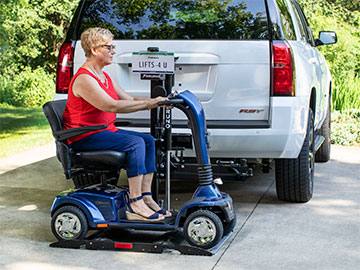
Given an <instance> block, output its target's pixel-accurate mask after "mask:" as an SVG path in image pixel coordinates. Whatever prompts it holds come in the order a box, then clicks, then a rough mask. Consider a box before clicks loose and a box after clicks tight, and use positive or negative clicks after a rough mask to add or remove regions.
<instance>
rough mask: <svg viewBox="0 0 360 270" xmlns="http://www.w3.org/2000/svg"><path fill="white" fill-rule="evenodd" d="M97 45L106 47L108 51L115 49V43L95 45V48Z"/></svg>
mask: <svg viewBox="0 0 360 270" xmlns="http://www.w3.org/2000/svg"><path fill="white" fill-rule="evenodd" d="M98 47H103V48H106V49H107V50H108V51H109V52H111V51H115V48H116V47H115V45H107V44H104V45H99V46H96V48H98Z"/></svg>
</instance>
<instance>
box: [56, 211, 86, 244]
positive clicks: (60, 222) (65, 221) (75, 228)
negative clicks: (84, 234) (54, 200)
mask: <svg viewBox="0 0 360 270" xmlns="http://www.w3.org/2000/svg"><path fill="white" fill-rule="evenodd" d="M55 230H56V233H57V234H58V235H59V236H60V237H61V238H62V239H65V240H70V239H75V238H76V237H77V236H78V235H79V234H80V232H81V222H80V219H79V218H78V217H77V216H76V215H75V214H72V213H61V214H60V215H58V216H57V217H56V219H55Z"/></svg>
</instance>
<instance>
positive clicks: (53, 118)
mask: <svg viewBox="0 0 360 270" xmlns="http://www.w3.org/2000/svg"><path fill="white" fill-rule="evenodd" d="M65 105H66V99H62V100H55V101H49V102H47V103H45V104H44V106H43V112H44V114H45V116H46V118H47V120H48V122H49V124H50V127H51V130H52V132H53V134H54V132H56V131H60V130H62V129H63V113H64V110H65ZM54 137H55V136H54Z"/></svg>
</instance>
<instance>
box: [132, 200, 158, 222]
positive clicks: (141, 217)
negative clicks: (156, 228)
mask: <svg viewBox="0 0 360 270" xmlns="http://www.w3.org/2000/svg"><path fill="white" fill-rule="evenodd" d="M128 199H129V201H128V204H127V210H126V218H127V220H131V221H148V222H157V221H161V220H163V219H164V217H163V216H161V214H160V213H154V214H152V215H151V216H148V217H147V216H144V215H141V214H138V213H135V211H134V210H133V209H132V208H131V204H132V203H134V202H137V201H140V200H142V199H143V196H139V197H135V198H130V197H129V198H128Z"/></svg>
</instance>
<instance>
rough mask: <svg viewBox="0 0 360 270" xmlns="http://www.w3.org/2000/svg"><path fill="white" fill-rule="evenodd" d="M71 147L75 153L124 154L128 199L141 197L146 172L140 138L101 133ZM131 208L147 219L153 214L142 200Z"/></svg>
mask: <svg viewBox="0 0 360 270" xmlns="http://www.w3.org/2000/svg"><path fill="white" fill-rule="evenodd" d="M71 146H72V148H73V149H74V150H75V151H97V150H114V151H119V152H126V153H127V163H128V168H127V173H128V178H129V191H130V198H136V197H138V196H141V193H142V181H143V178H144V177H143V175H144V174H145V173H146V171H147V170H146V167H145V142H144V140H143V139H142V138H141V137H139V136H135V135H132V134H126V133H119V132H111V131H103V132H99V133H96V134H93V135H91V136H89V137H86V138H84V139H82V140H80V141H78V142H75V143H73V144H72V145H71ZM131 206H132V208H133V210H134V211H135V212H136V213H138V214H140V215H142V216H147V217H148V216H150V215H152V214H154V211H152V210H151V209H150V208H149V207H148V206H147V205H146V204H145V203H144V201H143V200H139V201H136V202H133V203H132V204H131Z"/></svg>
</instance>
